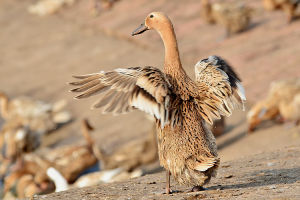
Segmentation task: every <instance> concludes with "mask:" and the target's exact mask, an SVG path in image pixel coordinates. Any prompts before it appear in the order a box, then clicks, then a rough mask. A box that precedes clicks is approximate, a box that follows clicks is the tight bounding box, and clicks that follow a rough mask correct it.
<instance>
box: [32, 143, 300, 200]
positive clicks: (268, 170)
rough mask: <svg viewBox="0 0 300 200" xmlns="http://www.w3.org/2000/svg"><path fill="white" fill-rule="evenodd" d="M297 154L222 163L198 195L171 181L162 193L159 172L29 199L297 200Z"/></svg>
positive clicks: (299, 181) (299, 189)
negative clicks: (171, 191)
mask: <svg viewBox="0 0 300 200" xmlns="http://www.w3.org/2000/svg"><path fill="white" fill-rule="evenodd" d="M299 154H300V147H299V146H298V147H296V146H290V147H287V148H285V149H282V150H278V151H274V152H265V153H260V154H257V155H252V156H249V157H247V158H244V159H239V160H233V161H230V162H224V163H222V164H221V167H220V169H219V172H218V176H217V178H214V179H212V181H211V183H210V184H209V185H207V189H208V190H206V191H201V192H188V189H189V188H186V187H181V186H177V184H176V183H175V182H174V181H172V188H173V189H175V190H177V192H176V193H174V194H171V195H166V194H162V193H163V189H164V187H165V179H164V178H165V174H164V173H163V172H161V173H157V174H152V175H146V176H144V177H140V178H136V179H132V180H129V181H125V182H120V183H113V184H105V185H98V186H96V187H90V188H82V189H71V190H69V191H66V192H59V193H53V194H49V195H45V196H35V197H34V198H33V199H37V200H54V199H72V200H77V199H78V200H83V199H85V200H89V199H112V200H115V199H119V200H121V199H122V200H123V199H124V200H125V199H132V200H135V199H136V200H139V199H147V200H149V199H153V200H154V199H156V200H159V199H186V200H195V199H300V156H299Z"/></svg>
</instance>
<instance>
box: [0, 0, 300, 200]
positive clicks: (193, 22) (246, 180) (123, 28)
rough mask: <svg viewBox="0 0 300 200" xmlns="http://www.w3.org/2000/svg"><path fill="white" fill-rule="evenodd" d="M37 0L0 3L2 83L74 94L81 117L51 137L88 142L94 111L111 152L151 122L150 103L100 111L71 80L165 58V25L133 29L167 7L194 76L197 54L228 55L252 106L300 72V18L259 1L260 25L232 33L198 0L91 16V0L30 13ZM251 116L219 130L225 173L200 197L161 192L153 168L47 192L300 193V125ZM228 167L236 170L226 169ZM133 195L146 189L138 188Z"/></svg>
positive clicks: (123, 7) (37, 94)
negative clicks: (83, 130) (86, 126)
mask: <svg viewBox="0 0 300 200" xmlns="http://www.w3.org/2000/svg"><path fill="white" fill-rule="evenodd" d="M34 2H35V1H34V0H2V1H1V2H0V55H1V56H0V90H1V91H4V92H6V93H7V94H8V95H9V96H11V97H17V96H20V95H27V96H32V97H34V98H37V99H41V100H44V101H48V102H54V101H55V100H59V99H66V100H67V101H68V109H69V110H70V111H71V112H72V113H73V115H74V121H73V122H72V123H70V124H68V125H67V126H65V127H63V128H61V129H59V130H57V131H55V132H54V133H52V134H50V135H49V136H47V137H46V138H45V140H44V144H43V145H45V146H48V145H50V146H53V147H55V146H58V145H63V144H70V143H75V142H81V141H82V136H81V134H80V132H79V131H78V127H79V121H80V120H81V119H82V118H88V119H89V120H90V121H91V123H92V124H93V125H94V126H95V128H96V132H95V133H94V134H93V137H94V138H95V140H96V142H97V144H98V145H99V146H101V147H103V148H104V149H106V150H108V151H112V150H113V149H114V148H116V147H117V146H118V145H122V144H125V143H127V142H128V141H131V140H134V139H142V138H143V137H144V135H145V134H146V133H147V132H148V131H149V129H150V127H151V123H149V120H148V119H147V118H146V116H145V115H144V114H143V113H142V112H138V111H135V112H133V113H130V114H128V115H122V116H117V117H115V116H112V115H102V114H101V113H100V111H98V110H90V109H89V107H90V105H91V103H92V102H93V101H95V98H92V99H88V100H82V101H76V100H73V98H72V97H73V96H72V94H71V93H69V92H68V90H69V89H70V87H69V86H68V85H67V84H66V83H67V82H68V81H71V80H72V78H71V76H72V75H78V74H85V73H92V72H97V71H100V70H110V69H113V68H117V67H130V66H144V65H152V66H157V67H162V64H163V46H162V43H161V41H160V38H159V36H158V34H156V33H154V32H150V31H149V32H147V33H145V34H143V35H141V36H137V37H134V38H132V37H131V36H130V33H131V32H132V30H134V29H135V28H136V27H137V26H138V25H139V24H140V23H141V22H142V21H143V19H144V17H145V16H146V15H147V14H148V13H149V12H151V11H154V10H160V11H164V12H166V13H167V14H168V15H169V16H170V18H171V19H172V20H173V21H174V26H175V30H176V33H177V35H178V41H179V48H180V52H181V57H182V62H183V66H184V68H185V69H186V70H187V72H188V73H189V74H190V75H191V76H193V66H194V64H195V63H196V62H197V61H198V60H200V59H202V58H204V57H207V56H208V55H212V54H216V55H221V56H222V57H224V58H225V59H226V60H228V61H229V62H230V63H231V64H232V65H233V66H234V68H235V69H236V71H237V72H238V74H239V75H240V76H241V78H242V80H243V84H244V86H245V89H246V93H247V98H248V107H249V106H250V105H251V104H252V103H253V102H255V101H257V100H259V99H261V98H262V97H263V96H265V94H266V92H267V89H268V87H269V84H270V83H271V82H272V81H274V80H279V79H284V78H288V77H300V67H299V63H300V56H299V55H300V45H299V44H300V20H298V21H295V22H294V23H292V24H289V25H287V23H286V20H285V15H284V13H282V12H265V11H264V10H263V9H262V4H261V1H260V0H251V1H250V0H247V1H245V2H246V3H248V4H250V5H251V6H252V7H254V8H256V12H255V13H254V17H253V23H252V26H251V28H250V29H249V30H248V31H247V32H244V33H241V34H239V35H237V36H234V37H232V38H229V39H224V30H223V28H222V27H220V26H208V25H206V24H205V23H204V22H203V21H202V20H201V19H200V8H199V1H197V0H187V1H179V0H174V1H171V2H170V1H165V0H154V1H149V0H132V1H131V2H130V5H129V3H128V1H126V0H122V1H120V3H118V4H116V6H115V7H113V9H112V10H111V11H108V12H103V13H101V14H100V15H99V16H98V17H92V16H91V12H90V10H89V9H90V7H89V6H90V0H85V1H83V0H78V1H77V3H76V4H75V5H73V6H72V7H68V8H63V9H62V10H61V11H60V12H58V13H56V14H55V15H51V16H45V17H39V16H35V15H31V14H29V13H28V12H27V7H28V6H29V5H30V4H32V3H34ZM245 115H246V112H241V111H237V112H235V113H234V115H233V116H232V117H230V118H229V119H228V120H227V132H226V134H224V135H223V136H221V137H220V138H218V139H217V143H218V146H219V149H220V150H219V154H220V157H221V161H222V163H223V162H224V163H223V164H222V167H221V169H220V171H219V176H218V177H219V178H217V179H214V180H213V181H212V183H211V184H210V185H209V186H208V187H209V188H210V190H209V191H207V192H201V193H199V194H196V196H195V194H192V195H190V194H183V193H179V194H175V196H174V195H173V196H169V197H167V196H164V195H163V196H162V195H159V192H160V191H161V190H162V188H163V182H164V179H163V178H164V175H162V174H154V175H149V176H145V177H142V178H140V179H135V180H133V181H132V182H130V181H129V182H124V183H120V184H112V185H103V186H102V185H101V186H97V187H93V188H89V189H84V190H72V191H71V192H66V193H61V194H52V195H50V196H49V197H47V196H45V197H40V198H48V199H60V198H62V197H63V198H64V199H71V198H72V199H82V198H83V197H86V199H93V198H96V197H97V196H98V195H106V196H103V197H105V198H106V199H117V197H118V198H120V199H127V198H129V196H128V195H130V194H141V193H142V192H141V191H143V193H144V192H145V194H148V195H149V198H147V197H148V196H147V197H146V196H145V195H143V197H145V198H146V199H151V198H153V199H167V198H170V199H172V198H175V197H176V199H177V198H179V199H180V198H182V199H183V198H188V199H193V198H197V197H206V198H208V199H215V198H217V199H220V198H247V199H249V198H251V199H256V198H263V199H265V198H264V197H268V195H270V199H272V198H277V197H279V198H281V197H282V198H287V199H297V197H298V198H300V197H299V191H300V190H299V189H300V188H299V185H300V183H299V176H300V173H299V172H300V171H299V167H300V160H299V156H297V154H298V155H299V151H300V150H299V146H300V133H299V129H296V128H294V127H292V124H286V125H273V124H271V123H268V124H265V125H264V126H263V127H262V128H261V129H260V130H258V131H257V132H255V133H254V134H252V135H248V134H247V131H246V130H247V125H246V117H245ZM133 127H134V128H133ZM287 146H289V148H287ZM291 146H295V148H294V147H293V148H292V147H291ZM258 153H259V154H258ZM254 154H258V156H253V155H254ZM268 163H273V164H268ZM269 165H270V166H269ZM225 166H228V167H225ZM228 174H231V175H232V177H231V178H226V177H227V176H229V175H228ZM260 174H262V175H260ZM154 182H155V184H151V183H154ZM218 185H221V186H218ZM129 186H130V187H129ZM222 188H223V189H222ZM179 189H180V190H185V189H186V188H185V189H183V188H179ZM154 193H155V195H154ZM60 195H65V196H60ZM69 195H71V196H69ZM114 195H116V196H114ZM118 195H119V196H118ZM197 195H199V196H197ZM251 195H252V196H251ZM259 195H260V196H259ZM297 195H298V196H297ZM150 197H151V198H150ZM133 199H141V198H138V196H135V197H133Z"/></svg>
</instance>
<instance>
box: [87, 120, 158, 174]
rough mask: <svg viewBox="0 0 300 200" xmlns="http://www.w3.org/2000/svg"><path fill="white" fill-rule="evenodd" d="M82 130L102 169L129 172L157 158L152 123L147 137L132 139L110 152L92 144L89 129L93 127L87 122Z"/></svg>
mask: <svg viewBox="0 0 300 200" xmlns="http://www.w3.org/2000/svg"><path fill="white" fill-rule="evenodd" d="M86 122H87V123H88V126H86V129H85V130H84V131H83V132H84V133H85V134H84V135H85V138H86V140H87V141H89V143H90V146H92V147H93V152H94V155H96V156H97V158H98V160H99V161H100V162H101V169H102V170H110V169H116V168H122V169H124V170H125V171H127V172H131V171H133V170H135V169H137V168H139V167H141V166H143V165H147V164H150V163H154V162H155V161H157V160H158V154H157V142H156V125H155V123H153V125H152V128H151V130H150V131H149V133H148V135H147V138H146V139H144V140H134V141H132V142H129V143H127V144H125V145H123V146H121V147H119V148H118V149H116V150H114V151H113V152H112V153H107V152H106V151H105V150H104V149H103V148H101V147H98V146H97V145H96V144H94V140H93V139H92V138H91V137H90V135H91V134H90V133H89V131H90V130H94V128H93V127H92V126H91V125H90V124H89V122H88V121H86Z"/></svg>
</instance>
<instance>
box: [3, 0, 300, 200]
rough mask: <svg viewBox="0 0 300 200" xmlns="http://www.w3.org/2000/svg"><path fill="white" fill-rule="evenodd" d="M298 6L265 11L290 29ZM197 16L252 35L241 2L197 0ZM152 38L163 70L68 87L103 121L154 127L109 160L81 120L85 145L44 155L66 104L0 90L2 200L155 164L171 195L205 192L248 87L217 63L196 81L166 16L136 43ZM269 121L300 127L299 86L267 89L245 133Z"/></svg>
mask: <svg viewBox="0 0 300 200" xmlns="http://www.w3.org/2000/svg"><path fill="white" fill-rule="evenodd" d="M75 2H76V1H75V0H50V1H49V0H40V1H38V2H37V3H35V4H33V5H31V6H30V7H29V8H28V11H29V12H30V13H32V14H37V15H41V16H43V15H48V14H53V13H55V12H57V11H58V10H59V9H60V8H61V7H63V6H71V5H73V4H74V3H75ZM116 2H117V1H113V0H111V1H100V0H95V1H93V5H92V7H93V8H94V9H96V10H97V11H99V10H101V11H103V10H107V9H109V8H111V7H112V6H113V4H114V3H116ZM299 4H300V1H297V0H263V6H264V7H265V8H266V10H276V9H281V10H283V11H284V12H285V13H286V15H287V21H288V22H289V23H290V22H292V21H293V20H295V19H296V18H297V17H296V15H297V14H296V9H297V6H298V5H299ZM200 8H201V18H202V20H204V21H205V22H206V23H208V24H219V25H222V26H224V28H225V30H226V36H227V37H229V36H233V35H234V34H237V33H239V32H241V31H245V30H247V28H248V27H249V25H250V22H251V17H252V15H253V13H255V10H254V9H253V8H251V7H249V6H247V5H245V4H244V3H240V2H238V3H236V2H226V3H225V2H222V1H213V2H212V1H209V0H201V2H200ZM137 23H139V22H137ZM148 30H155V31H157V32H158V33H159V35H160V36H161V38H162V41H163V43H164V47H165V60H164V68H163V70H160V69H158V68H155V67H151V66H147V64H146V63H145V66H147V67H132V68H118V69H115V70H112V71H107V72H103V71H101V72H98V73H93V74H87V75H80V76H74V78H76V81H73V82H71V83H70V85H71V86H73V87H75V88H73V89H71V92H73V93H76V97H75V98H77V99H82V98H88V97H90V96H94V95H95V96H97V97H98V101H97V102H95V103H94V105H93V107H94V108H102V110H103V112H105V113H115V114H121V113H128V112H130V111H133V110H134V109H139V110H142V111H144V112H145V113H147V114H149V115H150V118H151V120H149V123H152V124H153V127H152V129H151V130H149V133H148V136H147V137H146V138H145V139H144V140H142V141H140V140H137V141H132V142H131V143H128V144H126V145H124V146H121V147H119V148H117V149H116V150H115V151H113V152H111V153H107V151H105V149H103V148H101V147H99V146H97V144H95V142H94V139H93V138H92V135H91V134H92V133H93V132H98V131H97V130H94V128H93V127H92V125H91V124H90V123H89V121H88V120H87V119H82V120H81V124H80V125H78V126H80V127H81V129H80V132H81V134H82V137H83V138H84V141H85V142H84V144H74V145H65V146H59V147H56V148H50V147H45V146H43V145H41V144H42V143H43V139H44V138H45V137H46V136H47V135H49V134H52V133H53V132H55V131H56V130H57V129H59V128H60V127H62V126H64V125H67V124H68V123H70V122H72V115H71V113H70V112H68V111H67V110H66V102H65V101H57V102H54V103H46V102H43V101H40V100H36V99H32V98H30V97H15V98H12V99H11V98H9V97H8V96H7V95H6V94H5V93H3V92H0V114H1V118H2V121H3V123H2V124H1V129H0V148H1V154H0V178H1V183H0V187H1V193H0V195H1V198H3V199H14V198H25V197H31V196H32V195H34V194H47V193H51V192H59V191H64V190H67V189H69V188H74V187H85V186H91V185H96V184H100V183H108V182H114V181H120V180H126V179H129V178H133V177H138V176H142V175H144V174H146V173H147V170H146V168H145V167H144V166H145V165H148V164H151V163H155V162H158V161H159V163H160V165H161V166H162V167H163V168H165V170H166V178H167V179H166V187H165V189H166V193H167V194H169V193H171V192H172V189H171V184H170V176H173V177H174V179H175V180H176V181H177V182H178V183H180V184H184V185H187V186H191V187H192V188H191V191H199V190H203V189H204V188H203V186H204V185H205V184H207V183H208V182H209V181H210V179H211V178H212V177H214V176H215V175H216V173H217V170H218V167H219V164H220V158H219V157H218V153H217V146H216V141H215V137H218V136H220V135H222V134H223V133H224V132H225V127H226V120H225V118H226V117H229V116H230V115H231V114H232V111H233V110H234V109H236V108H237V109H238V108H240V109H242V110H245V102H246V96H245V91H244V88H243V86H242V80H241V78H240V77H239V76H238V74H237V73H236V72H235V70H234V68H233V67H232V66H231V65H230V64H229V62H228V61H225V60H224V59H223V58H222V57H220V56H214V55H213V56H209V57H208V58H205V59H202V60H200V61H199V62H198V63H197V64H196V65H195V77H196V78H195V80H192V79H191V78H190V77H189V76H188V75H187V73H186V72H185V70H184V67H183V66H182V64H181V60H180V54H179V49H178V46H177V39H176V34H175V31H174V29H173V25H172V22H171V20H170V19H169V17H168V16H167V15H166V14H164V13H161V12H152V13H150V14H149V15H147V16H146V18H145V20H144V21H143V23H142V25H141V26H139V27H138V28H137V29H136V30H134V31H133V33H132V35H133V36H134V35H138V34H142V33H144V32H146V31H148ZM149 34H150V33H149ZM100 70H101V69H99V71H100ZM66 92H67V91H66ZM78 103H80V102H78ZM269 120H272V121H275V122H276V123H285V122H292V123H294V124H295V125H296V126H299V125H300V78H291V79H287V80H280V81H277V82H274V83H272V84H271V85H270V90H269V93H268V95H267V96H266V98H265V99H263V100H261V101H260V102H256V103H255V104H254V105H253V106H252V107H251V108H250V110H249V112H248V114H247V123H248V131H249V133H253V132H254V131H255V130H256V129H258V128H260V125H261V124H262V123H264V122H265V121H269ZM99 132H101V131H99Z"/></svg>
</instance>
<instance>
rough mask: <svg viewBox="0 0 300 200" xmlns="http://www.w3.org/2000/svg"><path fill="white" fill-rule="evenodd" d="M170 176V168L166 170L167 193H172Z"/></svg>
mask: <svg viewBox="0 0 300 200" xmlns="http://www.w3.org/2000/svg"><path fill="white" fill-rule="evenodd" d="M170 177H171V172H170V171H169V170H167V171H166V194H171V192H172V191H171V188H170Z"/></svg>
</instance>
